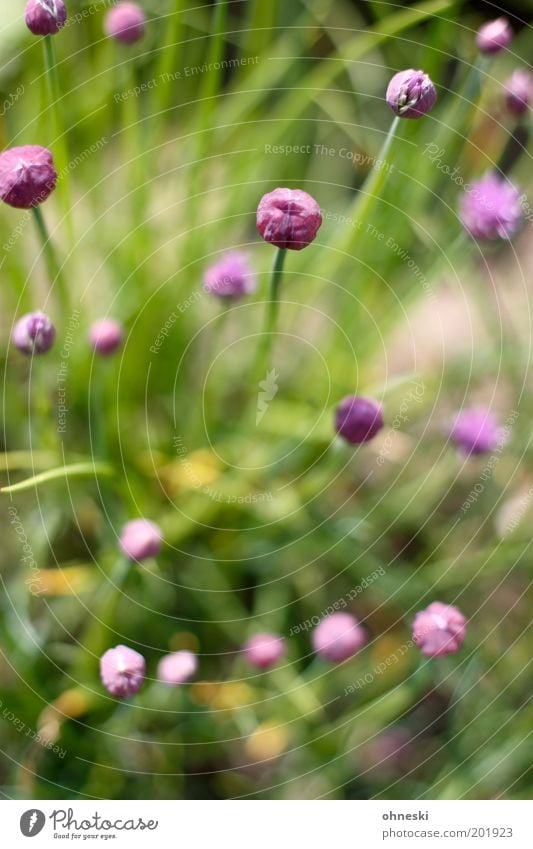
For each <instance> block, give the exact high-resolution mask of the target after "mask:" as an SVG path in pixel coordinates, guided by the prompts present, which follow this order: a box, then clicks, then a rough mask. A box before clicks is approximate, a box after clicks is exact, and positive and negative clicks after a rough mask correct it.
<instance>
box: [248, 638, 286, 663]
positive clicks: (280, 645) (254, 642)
mask: <svg viewBox="0 0 533 849" xmlns="http://www.w3.org/2000/svg"><path fill="white" fill-rule="evenodd" d="M244 654H245V656H246V660H247V661H248V663H249V664H250V665H251V666H255V667H257V668H258V669H268V667H269V666H273V665H274V664H275V663H277V662H278V660H280V659H281V658H282V657H283V655H284V654H285V640H284V639H283V637H279V636H278V635H277V634H267V633H263V634H255V636H253V637H250V639H249V640H247V642H246V643H245V645H244Z"/></svg>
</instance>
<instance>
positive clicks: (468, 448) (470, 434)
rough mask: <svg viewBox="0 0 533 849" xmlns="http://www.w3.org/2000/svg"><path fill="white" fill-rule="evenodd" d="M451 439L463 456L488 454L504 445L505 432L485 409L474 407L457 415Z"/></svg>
mask: <svg viewBox="0 0 533 849" xmlns="http://www.w3.org/2000/svg"><path fill="white" fill-rule="evenodd" d="M451 438H452V439H453V441H454V442H455V444H456V445H457V446H458V448H460V450H461V451H462V452H463V454H466V455H469V454H488V453H489V452H490V451H494V450H495V449H496V448H498V447H500V446H502V445H503V443H504V441H505V431H504V429H503V428H502V427H500V425H499V424H498V422H497V421H496V419H495V418H494V416H493V415H492V414H491V413H490V412H489V411H488V410H486V409H484V408H483V407H472V409H470V410H462V411H461V412H460V413H458V414H457V416H456V418H455V421H454V423H453V427H452V432H451Z"/></svg>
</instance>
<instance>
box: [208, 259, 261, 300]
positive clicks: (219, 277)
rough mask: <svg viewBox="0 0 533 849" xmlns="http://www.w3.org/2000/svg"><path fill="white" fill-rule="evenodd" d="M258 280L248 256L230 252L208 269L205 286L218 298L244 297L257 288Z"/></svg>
mask: <svg viewBox="0 0 533 849" xmlns="http://www.w3.org/2000/svg"><path fill="white" fill-rule="evenodd" d="M255 286H256V282H255V277H254V275H253V272H252V270H251V268H250V266H249V264H248V260H247V258H246V256H245V255H244V254H242V253H237V252H234V253H228V254H226V255H225V256H223V257H222V259H221V260H219V262H217V263H216V264H215V265H212V266H211V267H210V268H208V269H207V271H206V273H205V275H204V288H205V290H206V291H207V292H209V293H210V294H211V295H216V296H217V297H218V298H242V297H243V296H244V295H249V294H251V293H252V292H253V291H254V290H255Z"/></svg>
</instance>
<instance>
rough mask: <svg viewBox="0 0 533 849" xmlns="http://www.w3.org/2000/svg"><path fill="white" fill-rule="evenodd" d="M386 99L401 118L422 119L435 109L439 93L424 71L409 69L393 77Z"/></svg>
mask: <svg viewBox="0 0 533 849" xmlns="http://www.w3.org/2000/svg"><path fill="white" fill-rule="evenodd" d="M386 98H387V103H388V104H389V106H390V108H391V109H392V111H393V112H394V113H395V115H399V116H400V118H422V117H423V116H424V115H427V113H428V112H429V111H430V110H431V109H433V106H434V105H435V101H436V100H437V91H436V89H435V86H434V85H433V83H432V82H431V80H430V78H429V77H428V75H427V74H425V73H424V71H415V70H413V68H409V69H408V70H407V71H400V72H399V73H398V74H395V75H394V76H393V78H392V79H391V81H390V83H389V85H388V88H387V95H386Z"/></svg>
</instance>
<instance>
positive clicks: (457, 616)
mask: <svg viewBox="0 0 533 849" xmlns="http://www.w3.org/2000/svg"><path fill="white" fill-rule="evenodd" d="M465 636H466V619H465V617H464V616H463V614H462V613H461V611H460V610H458V609H457V608H456V607H454V606H453V605H451V604H442V603H441V602H440V601H435V602H433V604H430V605H429V607H427V608H426V610H422V611H421V612H420V613H417V614H416V616H415V619H414V622H413V640H414V642H415V643H416V644H417V645H418V647H419V648H420V651H421V652H422V654H425V655H426V656H427V657H439V656H440V655H443V654H454V653H455V652H456V651H459V649H460V648H461V646H462V645H463V642H464V639H465Z"/></svg>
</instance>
